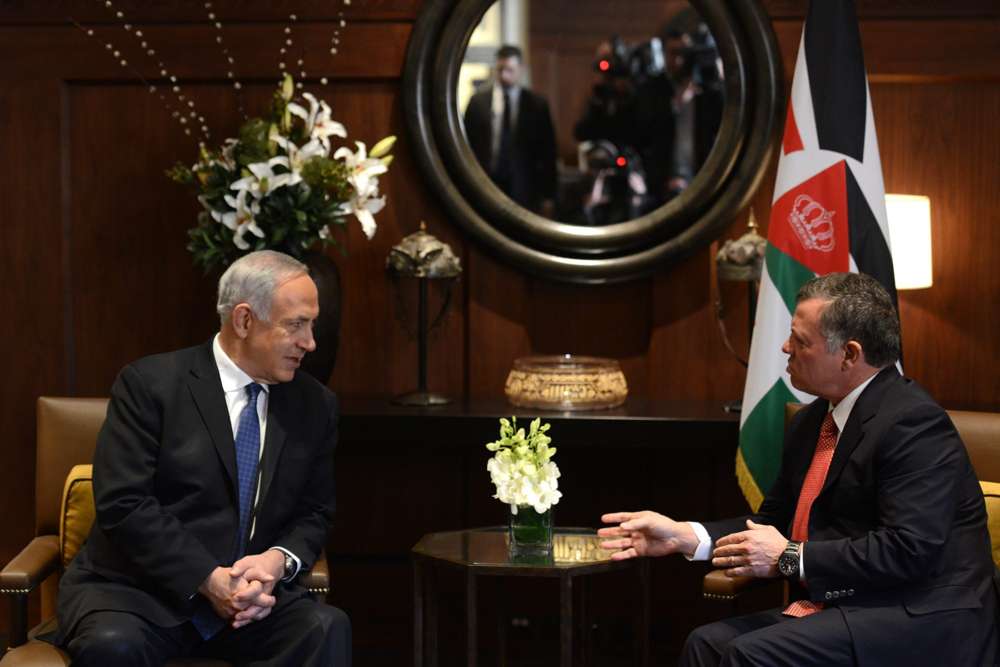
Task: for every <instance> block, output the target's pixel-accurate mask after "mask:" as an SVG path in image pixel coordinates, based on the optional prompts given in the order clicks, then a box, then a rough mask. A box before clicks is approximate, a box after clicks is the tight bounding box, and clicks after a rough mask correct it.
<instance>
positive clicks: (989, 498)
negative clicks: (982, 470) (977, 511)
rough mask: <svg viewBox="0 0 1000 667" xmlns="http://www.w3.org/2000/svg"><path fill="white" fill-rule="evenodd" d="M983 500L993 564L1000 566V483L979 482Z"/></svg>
mask: <svg viewBox="0 0 1000 667" xmlns="http://www.w3.org/2000/svg"><path fill="white" fill-rule="evenodd" d="M979 485H980V486H981V487H983V499H984V500H985V501H986V514H987V515H988V516H987V520H986V522H987V528H988V529H989V531H990V545H991V546H992V547H993V562H994V563H996V564H997V565H998V566H1000V483H997V482H980V483H979Z"/></svg>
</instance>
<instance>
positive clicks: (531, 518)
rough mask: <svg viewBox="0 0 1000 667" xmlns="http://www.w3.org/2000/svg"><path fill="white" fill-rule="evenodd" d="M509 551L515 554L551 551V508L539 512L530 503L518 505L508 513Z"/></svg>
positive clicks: (542, 553) (540, 554) (546, 552)
mask: <svg viewBox="0 0 1000 667" xmlns="http://www.w3.org/2000/svg"><path fill="white" fill-rule="evenodd" d="M509 535H510V551H511V554H513V555H515V556H531V555H538V556H544V555H548V554H551V553H552V508H551V507H550V508H549V509H547V510H546V511H544V512H542V513H541V514H539V513H538V512H536V511H535V508H533V507H532V506H531V505H518V508H517V513H516V514H515V513H514V512H513V511H512V512H511V513H510V524H509Z"/></svg>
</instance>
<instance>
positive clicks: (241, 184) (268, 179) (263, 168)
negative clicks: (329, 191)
mask: <svg viewBox="0 0 1000 667" xmlns="http://www.w3.org/2000/svg"><path fill="white" fill-rule="evenodd" d="M278 165H281V166H283V167H285V168H286V169H289V168H290V167H289V163H288V158H287V157H284V156H279V157H273V158H271V159H270V160H268V161H267V162H254V163H253V164H249V165H247V169H249V170H250V176H246V177H244V178H241V179H240V180H238V181H236V182H235V183H233V184H232V185H230V186H229V187H230V189H232V190H246V191H247V192H249V193H250V194H251V195H252V196H253V198H254V199H261V198H262V197H264V195H266V194H267V193H269V192H273V191H274V190H277V189H278V188H281V187H284V186H286V185H294V184H295V183H298V182H299V181H301V180H302V177H301V176H299V177H298V178H297V179H296V178H295V177H294V176H295V175H294V174H290V173H289V174H276V173H274V168H275V167H276V166H278Z"/></svg>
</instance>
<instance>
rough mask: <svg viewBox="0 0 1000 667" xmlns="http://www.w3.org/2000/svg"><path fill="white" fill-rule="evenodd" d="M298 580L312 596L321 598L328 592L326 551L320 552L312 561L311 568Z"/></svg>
mask: <svg viewBox="0 0 1000 667" xmlns="http://www.w3.org/2000/svg"><path fill="white" fill-rule="evenodd" d="M299 581H300V582H301V583H302V585H303V586H305V587H306V588H308V589H309V592H310V593H312V594H313V597H315V598H317V599H319V600H322V599H324V598H325V597H326V594H327V593H329V592H330V566H329V565H328V564H327V562H326V553H325V552H321V553H320V555H319V558H317V559H316V562H315V563H313V568H312V570H310V571H309V572H306V573H305V574H303V575H302V576H301V577H299Z"/></svg>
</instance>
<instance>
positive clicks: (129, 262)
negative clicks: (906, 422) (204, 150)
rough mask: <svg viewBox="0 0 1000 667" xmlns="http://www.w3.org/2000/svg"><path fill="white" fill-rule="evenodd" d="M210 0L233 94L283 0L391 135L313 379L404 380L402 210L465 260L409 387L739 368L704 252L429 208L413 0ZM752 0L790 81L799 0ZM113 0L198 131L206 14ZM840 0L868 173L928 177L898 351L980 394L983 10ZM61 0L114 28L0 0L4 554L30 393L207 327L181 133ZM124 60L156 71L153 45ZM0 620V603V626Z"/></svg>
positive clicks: (989, 287)
mask: <svg viewBox="0 0 1000 667" xmlns="http://www.w3.org/2000/svg"><path fill="white" fill-rule="evenodd" d="M216 4H217V7H218V8H219V12H220V14H222V15H224V16H225V17H227V18H226V20H227V21H230V22H233V23H238V25H233V26H231V27H230V28H229V29H231V30H232V31H233V32H232V34H233V35H235V36H238V37H239V39H238V40H237V39H233V40H230V42H229V43H231V44H234V45H238V47H237V48H238V49H239V51H238V53H237V54H236V55H237V62H238V69H237V71H238V72H239V74H240V76H243V77H244V78H245V79H246V80H247V87H246V102H247V106H248V108H253V107H252V105H253V104H254V103H256V102H259V101H263V100H264V99H266V96H267V95H268V94H269V92H270V87H271V86H272V85H273V83H272V82H273V80H274V79H275V78H276V69H275V65H276V62H277V59H276V57H275V52H274V50H269V49H270V44H271V43H272V40H273V36H274V35H275V34H276V33H278V32H280V29H281V28H282V27H283V26H284V25H285V22H286V16H287V13H288V12H290V11H292V10H293V9H294V10H295V11H297V12H298V14H299V15H300V22H299V28H300V29H301V39H302V43H304V44H306V45H308V48H309V50H310V51H309V52H310V54H311V53H313V52H314V50H315V53H316V55H315V63H316V64H315V66H313V65H310V68H311V69H310V70H309V74H310V76H313V77H315V76H319V75H324V74H325V75H329V76H330V77H331V78H332V83H331V85H330V86H329V88H327V89H325V90H323V91H322V92H321V95H322V96H323V97H325V98H327V99H328V100H329V101H330V102H331V103H332V105H333V107H334V113H335V115H336V117H337V118H338V119H339V120H342V121H343V122H344V123H345V124H346V125H347V127H348V129H349V131H350V132H351V136H352V139H354V138H357V139H360V140H363V141H365V142H367V143H369V144H370V143H371V142H373V141H374V140H376V139H378V138H380V137H381V136H382V135H384V134H388V133H396V134H399V135H400V136H401V138H400V142H399V144H398V145H397V149H396V151H395V152H396V155H397V159H396V162H395V164H394V165H393V167H392V172H391V174H390V175H389V176H388V177H387V178H386V179H385V180H384V181H383V184H384V190H385V192H386V194H387V195H388V197H389V205H388V207H387V208H386V210H385V211H383V212H382V213H381V214H380V215H379V218H378V222H379V229H378V233H377V235H376V236H375V238H374V239H373V240H372V241H367V240H365V239H364V238H363V236H362V235H361V232H360V230H359V228H358V225H357V224H356V223H355V222H353V221H349V222H348V225H347V227H346V228H345V229H344V230H342V233H341V234H340V238H342V239H343V240H344V241H345V245H346V247H347V255H346V256H341V255H340V254H338V253H337V252H335V251H334V252H332V253H331V254H332V256H334V257H335V259H336V261H337V263H338V265H339V267H340V270H341V273H342V276H343V282H344V305H343V307H344V324H343V329H342V332H341V348H340V358H339V362H338V367H337V369H336V371H335V374H334V377H333V379H332V381H331V386H333V387H334V388H335V389H336V390H337V391H339V392H340V393H342V394H345V395H372V396H375V395H377V396H389V395H392V394H396V393H400V392H403V391H407V390H410V389H412V388H413V386H414V384H415V381H416V378H415V375H416V344H415V341H413V340H412V338H410V337H409V336H408V335H407V333H406V331H405V328H404V326H403V324H402V323H401V322H400V321H398V319H397V318H398V317H399V316H400V311H401V310H406V308H408V307H409V308H411V309H412V300H413V294H412V286H407V285H405V284H400V285H399V286H397V287H394V286H393V285H392V284H391V283H390V281H388V280H387V278H386V276H385V273H384V261H385V257H386V254H387V253H388V250H389V248H390V247H391V246H392V245H393V244H395V243H396V242H398V241H399V240H400V238H401V237H402V236H404V235H405V234H408V233H410V232H412V231H415V230H416V229H417V226H418V224H419V222H420V220H426V221H427V223H428V225H429V230H430V231H431V232H432V233H434V234H435V235H436V236H438V237H440V238H441V239H443V240H445V241H447V242H448V243H450V244H451V245H452V248H453V249H454V250H455V252H456V253H458V254H459V255H460V256H461V258H462V261H463V265H464V267H465V273H464V274H463V276H462V278H461V280H460V281H459V282H458V283H457V284H456V285H455V286H454V292H453V299H452V303H451V308H452V310H451V314H450V317H449V318H448V319H447V320H446V321H445V322H444V324H443V325H442V327H441V328H440V329H439V330H437V331H436V332H435V333H434V334H433V335H432V338H431V347H430V383H431V387H432V389H437V390H440V391H444V392H447V393H450V394H452V395H453V396H456V397H462V396H469V397H487V396H500V395H502V391H503V383H504V379H505V378H506V375H507V371H508V370H509V368H510V366H511V364H512V362H513V360H514V359H515V358H517V357H519V356H523V355H526V354H530V353H559V352H573V353H599V354H606V355H610V356H614V357H616V358H619V359H620V360H621V362H622V364H623V367H624V368H625V371H626V374H627V377H628V380H629V382H630V385H631V387H632V391H633V393H634V394H635V395H638V396H643V397H648V398H653V399H696V400H697V399H732V398H739V397H740V395H741V393H742V386H743V382H744V372H743V370H742V368H741V367H740V366H739V365H738V364H737V363H736V362H735V361H734V360H733V359H732V358H731V356H730V355H729V353H728V352H727V351H726V350H725V348H724V347H723V345H722V343H721V340H720V338H719V334H718V331H717V327H716V324H715V320H714V315H713V304H712V300H713V291H712V289H711V285H710V282H711V277H712V272H711V264H712V252H711V250H710V249H708V248H706V249H703V250H700V251H697V252H695V253H694V254H692V256H690V257H689V258H688V259H686V260H685V261H683V262H681V263H680V264H678V265H677V266H674V267H671V268H668V269H665V270H664V271H662V272H660V273H658V274H657V275H655V276H653V277H650V278H648V279H645V280H641V281H637V282H635V283H631V284H627V285H617V286H608V287H600V288H592V287H572V286H565V285H556V284H551V283H547V282H545V281H540V280H537V279H534V278H531V277H528V276H526V275H525V274H523V273H521V272H520V271H519V270H518V268H517V267H514V266H510V265H508V264H506V263H503V262H500V261H498V260H496V259H495V258H493V257H492V255H490V253H489V252H488V251H487V250H485V249H483V248H482V247H480V246H478V245H477V244H476V243H474V242H473V241H472V240H471V239H469V238H468V237H467V236H466V235H465V234H464V232H463V231H462V228H461V227H460V226H459V225H458V224H457V222H456V221H454V220H449V219H448V218H447V216H446V215H445V214H444V212H443V209H442V208H441V207H440V206H439V204H438V203H437V202H436V201H435V199H434V198H433V196H432V195H430V193H429V191H428V190H427V188H426V186H425V184H424V182H423V180H422V175H421V174H420V173H419V169H418V167H417V165H416V161H415V160H414V157H413V147H412V146H411V145H410V144H409V141H408V139H407V138H406V137H405V136H402V135H403V134H404V133H403V119H402V113H403V112H402V109H401V94H400V89H399V83H400V78H401V73H402V67H403V59H404V54H405V48H406V40H407V39H408V36H409V34H410V31H411V30H412V25H413V20H414V19H415V17H416V15H417V13H418V11H419V8H420V6H421V4H422V3H421V2H420V0H383V1H378V0H369V1H368V2H357V1H356V2H355V3H353V4H352V6H351V7H350V9H348V10H346V13H347V15H348V18H349V21H350V24H349V26H348V28H347V30H346V33H345V35H344V41H343V44H342V48H341V54H340V55H339V56H338V57H337V58H334V59H328V58H325V57H324V56H321V55H320V53H322V50H323V48H325V46H326V45H327V43H328V41H329V38H330V36H331V28H332V24H331V23H330V19H331V17H332V14H331V12H333V11H335V9H334V8H335V7H336V6H337V5H333V6H331V4H330V3H326V2H325V1H324V2H320V0H287V1H285V2H277V3H271V2H264V1H263V0H252V1H250V2H242V1H241V2H236V0H225V1H219V0H217V3H216ZM766 4H767V6H768V7H769V8H771V11H772V15H773V16H774V17H776V19H775V21H774V27H775V30H776V33H777V35H778V39H779V44H780V47H781V52H782V54H783V58H784V60H785V65H786V74H787V76H788V77H789V78H790V76H791V64H792V62H793V60H794V57H795V52H796V49H797V46H798V41H799V34H800V32H801V20H800V18H799V17H801V16H802V14H803V12H804V7H805V2H804V1H799V0H768V2H767V3H766ZM121 6H122V7H125V8H127V9H128V11H130V12H135V16H137V17H139V18H141V19H142V20H143V21H148V22H150V23H155V24H156V25H155V26H154V27H148V28H147V29H148V31H149V34H150V35H151V36H153V37H155V39H156V44H157V48H158V49H159V50H160V52H161V53H162V54H163V56H164V57H165V58H166V60H167V61H169V63H170V66H171V68H172V69H173V70H175V71H176V72H177V74H178V75H179V76H180V77H181V78H182V83H183V84H184V85H185V88H186V89H190V90H191V91H192V92H193V94H194V95H195V97H196V101H197V104H198V106H199V109H202V110H203V111H204V112H205V113H206V116H208V117H209V119H210V125H211V127H212V128H213V131H214V132H215V134H216V135H217V136H224V135H226V134H228V133H231V132H232V130H233V129H234V127H235V124H236V121H237V118H238V113H237V111H236V108H235V101H234V98H233V95H232V93H231V91H229V89H228V88H227V86H226V82H225V77H224V73H223V71H222V70H221V69H220V68H218V67H216V66H215V65H213V64H212V63H216V62H217V60H218V54H217V53H216V52H215V49H214V47H211V45H210V39H211V35H212V34H213V33H212V30H211V29H209V28H207V27H205V26H204V25H201V24H199V20H200V16H201V3H196V2H188V1H187V0H167V1H165V2H157V3H141V2H137V1H136V0H129V2H124V1H123V2H122V3H121ZM859 7H860V10H861V12H862V15H863V16H866V17H868V18H866V19H864V20H863V21H862V25H861V30H862V38H863V41H864V46H865V50H866V61H867V64H868V68H869V70H870V72H871V74H872V77H871V80H872V86H871V89H872V96H873V103H874V110H875V118H876V125H877V131H878V135H879V142H880V148H881V153H882V158H883V167H884V171H885V180H886V185H887V188H888V189H889V190H890V191H903V192H911V193H916V194H927V195H929V196H930V197H931V198H932V212H933V216H934V221H933V224H934V228H933V229H934V243H935V260H934V261H935V286H934V287H933V288H932V289H930V290H926V291H920V292H909V293H906V292H904V293H902V294H901V298H900V300H901V311H902V322H903V335H904V345H905V348H906V368H907V371H908V372H909V373H910V374H912V375H913V376H914V377H916V378H917V379H918V380H919V381H920V382H921V383H923V384H924V385H925V386H927V387H928V389H929V390H930V391H931V392H932V393H933V394H934V395H935V396H937V397H938V398H939V399H940V400H942V401H943V402H944V403H946V404H948V405H954V406H958V405H964V406H973V407H979V408H982V409H990V410H1000V385H998V384H997V382H996V380H995V378H996V377H997V376H998V375H1000V362H998V359H1000V342H998V340H1000V339H998V337H997V336H996V335H995V332H996V330H997V328H998V324H1000V322H998V314H997V307H996V304H997V303H1000V282H998V278H997V274H996V272H995V269H994V266H995V265H996V264H997V260H998V248H1000V239H998V237H997V234H998V232H997V229H998V228H1000V219H998V215H1000V214H998V213H997V211H998V210H1000V201H998V194H997V193H998V190H997V188H996V186H995V184H996V183H997V182H1000V148H998V147H1000V136H998V130H997V125H996V118H998V117H1000V74H998V71H1000V70H998V65H1000V40H998V39H997V35H998V34H1000V16H998V11H997V10H996V7H995V3H992V2H989V1H988V0H956V2H952V3H948V4H947V6H945V5H944V4H943V3H938V2H930V1H929V0H926V1H921V2H902V1H900V2H891V3H890V2H886V3H880V2H874V1H873V2H860V3H859ZM67 14H72V15H74V16H77V17H78V18H82V19H84V20H87V21H91V22H101V24H102V25H100V26H98V29H99V30H98V31H99V33H100V34H102V35H112V36H113V35H117V36H118V37H117V38H116V39H118V41H119V42H123V41H124V40H125V39H126V37H125V33H124V32H123V31H122V30H121V28H120V27H116V26H115V25H113V22H111V23H108V21H107V17H106V14H105V13H104V12H103V10H102V9H101V8H100V7H99V6H97V3H93V2H90V0H66V1H65V2H47V3H30V2H24V1H19V0H0V61H2V62H3V63H4V67H3V68H2V69H0V84H2V85H0V147H2V155H3V157H4V160H3V161H2V162H0V221H2V224H0V250H2V252H3V255H4V256H3V261H2V262H0V279H2V284H3V285H4V289H3V290H0V309H2V312H4V313H5V314H6V320H5V324H4V325H3V326H0V345H2V346H3V349H4V350H5V351H6V352H7V354H8V358H10V359H11V360H12V363H10V364H8V368H7V371H6V372H5V373H4V374H3V379H2V380H0V383H2V396H3V401H0V429H2V432H3V433H4V438H5V445H4V454H3V456H4V459H3V463H4V465H3V466H0V503H2V507H3V508H4V509H5V510H6V512H5V516H7V517H8V522H7V524H6V530H5V531H4V535H3V537H2V538H0V560H3V561H6V560H7V559H8V558H10V556H11V555H13V553H14V551H15V550H16V549H18V548H19V547H20V546H21V545H23V544H24V543H25V542H26V541H27V539H28V537H29V536H30V534H31V530H32V517H31V513H32V509H31V508H32V491H31V490H32V475H33V470H34V463H33V461H34V446H33V443H34V430H35V429H34V400H35V398H36V397H37V396H39V395H43V394H70V395H73V394H76V395H83V394H106V393H107V390H108V386H109V384H110V382H111V379H112V378H113V377H114V373H115V372H116V371H117V370H118V368H119V367H120V366H121V365H122V364H123V363H125V362H127V361H128V360H130V359H132V358H134V357H136V356H139V355H141V354H147V353H152V352H157V351H162V350H165V349H169V348H172V347H177V346H180V345H183V344H189V343H193V342H197V341H199V340H201V339H203V338H204V337H206V336H207V335H208V334H209V333H210V332H211V330H212V328H213V326H214V319H213V315H212V294H211V293H212V279H211V278H204V277H202V276H201V275H200V272H199V270H197V269H195V268H194V267H193V266H192V264H191V262H190V257H189V256H188V254H187V253H186V251H184V250H183V246H184V243H185V238H184V232H185V230H186V229H187V228H188V227H189V226H190V225H191V224H192V223H193V220H194V215H195V213H196V212H197V205H196V204H195V203H194V201H193V198H192V197H191V195H190V193H189V192H187V191H184V190H183V189H182V188H179V187H178V186H176V185H174V184H172V183H170V182H169V181H168V180H167V179H166V178H164V176H163V170H164V169H165V168H167V167H169V166H170V164H171V163H173V161H174V160H177V159H181V160H185V161H187V160H190V159H191V157H192V156H193V154H194V143H193V141H190V140H188V139H187V138H186V137H184V135H183V134H180V133H179V132H178V131H177V128H176V127H173V126H171V124H170V122H169V120H168V117H167V115H166V114H164V113H163V112H162V110H161V108H160V106H159V103H158V102H157V100H156V99H155V98H153V97H150V96H148V95H147V94H146V93H145V92H144V88H143V86H142V85H140V84H138V83H137V82H136V80H135V78H134V76H133V75H132V74H131V73H129V72H126V71H123V70H122V68H121V67H120V66H119V65H118V64H116V63H115V62H114V61H113V60H112V59H111V58H109V57H108V55H107V53H106V52H105V50H104V49H102V48H100V47H99V46H98V45H96V44H94V43H93V42H92V41H91V40H89V39H88V38H87V37H86V36H85V35H84V34H83V33H81V32H80V31H78V30H77V29H75V28H72V27H69V26H67V25H65V23H64V17H65V15H67ZM102 17H103V18H102ZM931 17H933V18H934V19H935V20H933V21H931V20H926V19H928V18H931ZM227 30H228V29H227ZM226 34H229V33H226ZM206 38H207V40H208V41H206ZM261 44H264V45H265V48H261V46H260V45H261ZM206 45H208V46H206ZM312 57H313V56H312V55H310V56H309V58H310V59H311V58H312ZM131 61H134V63H135V65H136V66H137V67H138V68H140V70H141V71H143V72H146V73H150V72H151V75H154V76H158V75H157V73H156V72H155V71H152V70H150V67H152V66H153V64H151V63H144V61H143V59H142V58H138V59H136V58H131V57H130V62H131ZM546 71H549V72H550V75H551V71H550V70H546ZM560 78H562V77H561V74H560ZM313 83H315V82H313ZM560 85H562V84H560ZM761 169H763V170H765V173H766V175H765V177H764V182H763V185H762V188H761V191H760V192H758V194H757V196H756V197H755V200H754V205H755V207H756V209H757V214H758V218H759V219H760V220H761V221H762V222H766V220H767V215H768V212H769V202H770V198H771V193H770V189H771V187H772V183H773V173H774V164H773V163H772V164H770V165H761ZM744 220H745V216H742V215H741V216H739V219H737V220H734V222H733V225H732V226H731V227H730V229H729V231H728V232H727V233H726V234H724V235H723V236H724V237H734V236H737V235H739V234H740V233H741V232H742V228H743V225H744ZM408 288H410V289H408ZM397 289H398V290H399V294H398V295H397V292H396V291H394V290H397ZM722 296H723V299H724V302H725V303H726V306H727V309H728V316H727V324H728V326H729V328H730V331H731V333H732V337H733V341H734V344H735V345H736V347H737V349H738V350H740V351H743V350H745V349H746V347H747V327H746V324H745V320H746V295H745V292H744V290H743V288H742V285H738V284H734V285H724V286H723V288H722ZM439 297H440V295H438V294H435V295H434V296H433V299H432V301H434V303H438V302H439V301H438V300H439ZM729 491H730V492H731V490H729ZM5 627H6V609H5V608H3V609H2V610H0V634H2V632H3V628H5Z"/></svg>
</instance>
